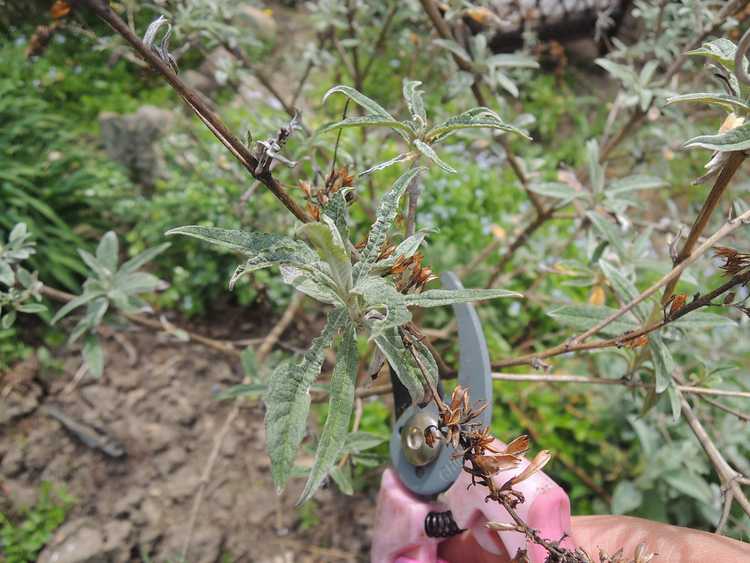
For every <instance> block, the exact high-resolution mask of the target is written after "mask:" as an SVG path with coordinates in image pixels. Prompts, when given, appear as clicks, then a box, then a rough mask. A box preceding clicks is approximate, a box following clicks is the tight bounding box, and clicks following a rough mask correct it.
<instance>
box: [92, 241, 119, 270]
mask: <svg viewBox="0 0 750 563" xmlns="http://www.w3.org/2000/svg"><path fill="white" fill-rule="evenodd" d="M119 248H120V245H119V243H118V241H117V235H116V234H115V232H114V231H108V232H106V233H105V234H104V236H103V237H102V240H100V241H99V245H98V246H97V247H96V260H97V262H99V264H101V265H102V266H103V267H105V268H107V270H109V273H110V274H113V273H114V272H115V271H116V270H117V262H118V253H119Z"/></svg>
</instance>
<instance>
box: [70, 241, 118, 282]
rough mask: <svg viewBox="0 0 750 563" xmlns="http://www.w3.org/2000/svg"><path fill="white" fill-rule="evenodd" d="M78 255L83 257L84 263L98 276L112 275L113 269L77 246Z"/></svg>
mask: <svg viewBox="0 0 750 563" xmlns="http://www.w3.org/2000/svg"><path fill="white" fill-rule="evenodd" d="M77 251H78V255H79V256H80V257H81V258H82V259H83V261H84V263H85V264H86V265H87V266H88V267H89V268H90V269H91V271H92V272H94V273H95V274H96V275H97V276H98V277H100V278H107V277H109V276H111V275H112V273H113V270H109V269H107V267H106V266H105V265H104V264H102V263H101V262H100V261H99V260H98V259H97V258H96V257H94V255H93V254H91V253H90V252H88V251H86V250H84V249H82V248H79V249H78V250H77Z"/></svg>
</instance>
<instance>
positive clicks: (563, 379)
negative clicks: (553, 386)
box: [492, 373, 750, 418]
mask: <svg viewBox="0 0 750 563" xmlns="http://www.w3.org/2000/svg"><path fill="white" fill-rule="evenodd" d="M492 379H496V380H498V381H517V382H520V381H525V382H534V383H580V384H591V385H615V386H618V387H628V388H632V389H636V388H637V389H650V388H652V387H653V384H649V383H642V382H640V381H628V380H626V379H606V378H604V377H587V376H584V375H565V374H540V373H493V374H492ZM676 388H677V389H679V390H680V391H682V392H683V393H690V394H693V395H700V396H703V395H716V396H722V397H741V398H743V399H750V392H747V391H733V390H731V389H711V388H708V387H694V386H692V385H676ZM708 401H710V399H708ZM711 404H713V405H714V406H717V407H719V408H724V405H721V403H716V402H715V401H711ZM732 414H736V413H734V412H733V413H732ZM737 416H739V417H740V418H742V417H743V416H746V415H743V414H742V413H738V414H737Z"/></svg>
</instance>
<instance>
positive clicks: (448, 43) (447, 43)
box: [432, 39, 472, 64]
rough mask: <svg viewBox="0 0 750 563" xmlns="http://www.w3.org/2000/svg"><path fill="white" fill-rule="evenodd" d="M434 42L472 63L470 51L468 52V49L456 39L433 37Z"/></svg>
mask: <svg viewBox="0 0 750 563" xmlns="http://www.w3.org/2000/svg"><path fill="white" fill-rule="evenodd" d="M432 42H433V43H434V44H435V45H437V46H439V47H442V48H443V49H447V50H448V51H450V52H451V53H453V54H454V55H456V56H457V57H458V58H459V59H461V60H463V61H465V62H467V63H469V64H471V62H472V60H471V55H469V53H467V52H466V50H465V49H464V48H463V47H461V45H459V44H458V43H456V42H455V41H452V40H450V39H433V41H432Z"/></svg>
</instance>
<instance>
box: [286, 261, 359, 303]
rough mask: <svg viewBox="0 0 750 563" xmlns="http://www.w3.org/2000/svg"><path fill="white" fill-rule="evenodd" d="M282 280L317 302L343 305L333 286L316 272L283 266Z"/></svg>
mask: <svg viewBox="0 0 750 563" xmlns="http://www.w3.org/2000/svg"><path fill="white" fill-rule="evenodd" d="M279 269H280V271H281V279H282V280H283V281H284V283H286V284H289V285H291V286H292V287H294V288H295V289H296V290H297V291H300V292H302V293H304V294H305V295H309V296H310V297H312V298H313V299H315V300H316V301H320V302H321V303H328V304H329V305H343V304H344V303H343V301H342V300H341V298H340V297H339V296H338V294H337V293H336V291H335V290H334V288H333V287H331V285H332V284H327V283H325V281H324V279H323V278H322V277H321V276H320V275H316V272H314V271H307V270H300V269H299V268H295V267H294V266H289V265H286V264H282V265H281V266H280V268H279Z"/></svg>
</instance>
